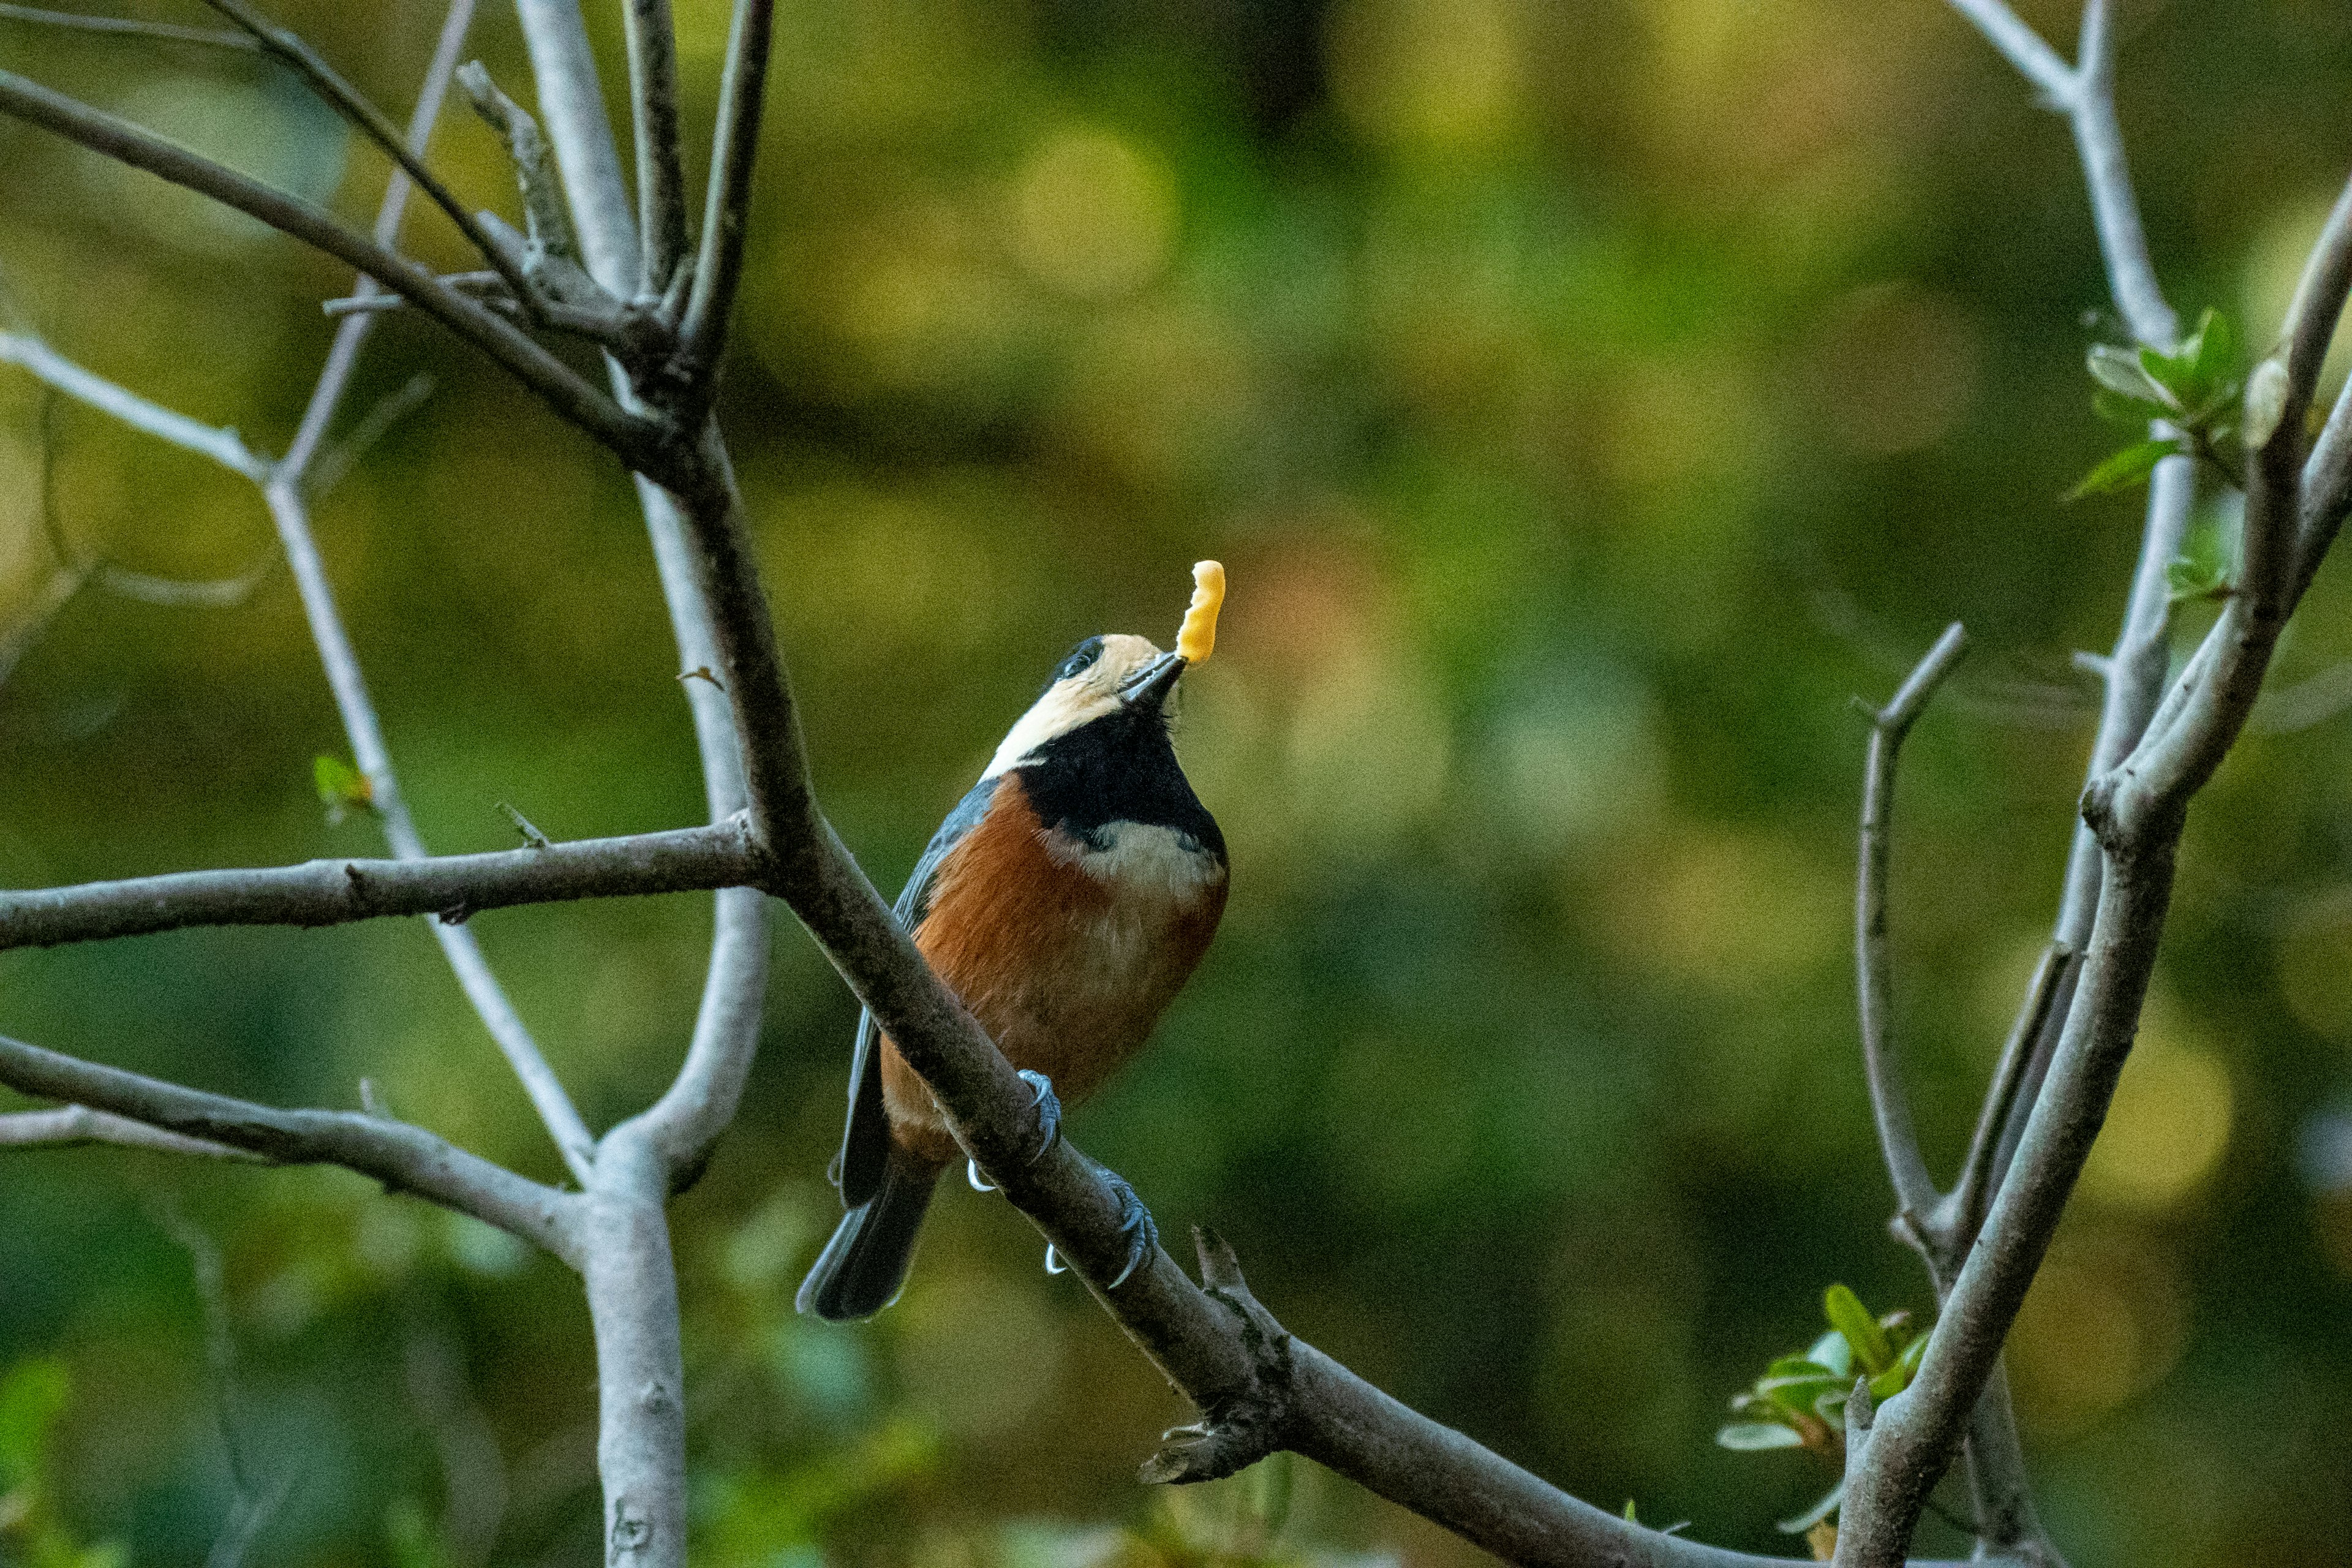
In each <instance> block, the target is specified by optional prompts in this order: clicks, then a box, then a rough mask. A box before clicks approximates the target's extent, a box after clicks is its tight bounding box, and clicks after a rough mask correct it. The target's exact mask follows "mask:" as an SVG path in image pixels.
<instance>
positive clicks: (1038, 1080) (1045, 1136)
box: [1021, 1068, 1062, 1165]
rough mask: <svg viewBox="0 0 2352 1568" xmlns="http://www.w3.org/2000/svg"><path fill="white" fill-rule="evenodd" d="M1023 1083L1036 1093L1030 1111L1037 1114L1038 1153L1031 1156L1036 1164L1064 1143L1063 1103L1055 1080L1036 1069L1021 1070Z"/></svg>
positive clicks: (1031, 1161) (1032, 1161) (1030, 1161)
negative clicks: (1057, 1092) (1057, 1091)
mask: <svg viewBox="0 0 2352 1568" xmlns="http://www.w3.org/2000/svg"><path fill="white" fill-rule="evenodd" d="M1021 1081H1022V1082H1024V1083H1025V1084H1027V1085H1028V1086H1029V1087H1030V1088H1031V1089H1034V1090H1035V1091H1036V1095H1037V1098H1036V1099H1035V1100H1031V1101H1030V1102H1029V1103H1030V1109H1031V1110H1034V1111H1036V1113H1037V1152H1035V1153H1034V1154H1032V1155H1030V1156H1029V1163H1031V1164H1033V1165H1034V1164H1035V1163H1037V1162H1038V1161H1040V1160H1042V1159H1044V1158H1045V1156H1046V1154H1047V1153H1048V1152H1051V1150H1052V1149H1053V1147H1054V1145H1055V1144H1056V1143H1058V1142H1061V1141H1062V1101H1061V1099H1060V1097H1059V1096H1057V1095H1055V1092H1054V1080H1053V1079H1050V1078H1047V1077H1046V1076H1045V1074H1044V1073H1041V1072H1039V1071H1037V1070H1036V1069H1035V1068H1022V1069H1021Z"/></svg>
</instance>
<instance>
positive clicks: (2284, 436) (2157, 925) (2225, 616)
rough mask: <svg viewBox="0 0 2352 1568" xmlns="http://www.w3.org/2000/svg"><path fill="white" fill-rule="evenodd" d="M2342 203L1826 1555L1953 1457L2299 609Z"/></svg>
mask: <svg viewBox="0 0 2352 1568" xmlns="http://www.w3.org/2000/svg"><path fill="white" fill-rule="evenodd" d="M2094 3H2096V0H2094ZM2086 31H2088V28H2086ZM2339 214H2341V215H2345V216H2343V217H2342V220H2341V221H2335V220H2332V221H2331V223H2330V225H2329V226H2328V230H2327V232H2326V234H2324V235H2323V236H2322V238H2321V241H2320V243H2319V245H2318V246H2317V247H2315V250H2314V252H2313V254H2312V257H2311V258H2310V260H2309V261H2308V262H2307V264H2306V265H2305V272H2304V278H2303V284H2302V287H2301V288H2299V289H2297V291H2296V296H2295V303H2294V307H2293V309H2292V310H2290V311H2289V314H2288V320H2287V323H2286V331H2285V334H2284V335H2285V338H2286V340H2287V345H2288V346H2287V349H2286V351H2285V353H2284V356H2283V357H2280V356H2274V357H2273V358H2272V359H2270V360H2266V361H2264V362H2263V364H2261V365H2258V366H2257V367H2256V368H2255V371H2254V373H2253V374H2252V376H2251V377H2249V379H2248V383H2247V391H2246V411H2245V439H2246V444H2247V447H2248V448H2249V453H2248V456H2249V459H2250V461H2249V464H2248V481H2249V483H2248V491H2247V497H2246V521H2245V541H2246V542H2245V546H2244V549H2243V552H2242V558H2241V562H2242V563H2241V567H2240V582H2239V583H2238V584H2237V585H2236V588H2235V590H2234V591H2233V593H2232V594H2231V597H2230V599H2229V602H2228V604H2227V605H2226V606H2225V607H2224V609H2223V611H2222V613H2221V619H2220V620H2219V621H2218V622H2217V623H2216V624H2215V626H2214V627H2213V629H2212V631H2211V632H2210V634H2209V635H2208V637H2207V638H2206V640H2205V643H2204V646H2203V647H2201V648H2200V650H2199V655H2198V657H2197V658H2194V659H2192V660H2191V661H2190V663H2189V668H2187V669H2186V670H2185V671H2184V672H2183V673H2182V676H2181V679H2180V681H2179V685H2178V686H2177V687H2176V689H2175V691H2174V693H2173V694H2172V695H2171V696H2170V697H2168V699H2167V700H2166V702H2165V703H2164V705H2163V707H2162V709H2161V710H2159V712H2158V717H2157V720H2156V721H2154V722H2152V723H2151V724H2150V725H2149V727H2148V731H2147V734H2146V735H2145V736H2144V737H2143V738H2142V739H2141V741H2140V742H2139V743H2138V745H2137V746H2136V747H2135V748H2133V750H2132V752H2131V754H2130V755H2129V756H2127V757H2126V758H2125V759H2124V761H2123V762H2122V763H2121V764H2119V765H2118V766H2117V767H2116V768H2115V769H2114V770H2113V772H2111V773H2106V774H2105V775H2102V776H2101V777H2099V778H2097V779H2095V781H2094V782H2093V784H2092V785H2091V787H2090V788H2089V789H2087V790H2086V791H2085V792H2084V800H2083V816H2084V821H2085V822H2086V823H2087V824H2088V825H2089V826H2090V828H2091V829H2092V831H2093V832H2094V833H2095V834H2096V836H2097V837H2098V841H2099V846H2100V850H2101V853H2102V857H2103V860H2104V872H2103V875H2102V878H2101V887H2100V893H2099V906H2098V913H2097V916H2096V918H2095V921H2094V923H2093V927H2092V933H2091V943H2090V947H2089V950H2088V952H2086V954H2085V956H2084V964H2083V973H2082V978H2081V981H2080V982H2079V984H2078V988H2077V993H2076V995H2075V998H2074V1005H2072V1006H2071V1008H2070V1009H2069V1010H2068V1013H2067V1016H2066V1022H2065V1026H2064V1029H2063V1032H2062V1033H2061V1034H2060V1037H2059V1040H2058V1045H2057V1049H2056V1052H2055V1054H2054V1056H2053V1059H2052V1063H2051V1068H2050V1073H2049V1078H2048V1081H2047V1083H2046V1084H2045V1085H2044V1087H2043V1089H2042V1094H2041V1096H2040V1098H2039V1099H2038V1100H2035V1101H2034V1102H2033V1104H2032V1109H2031V1111H2030V1113H2029V1114H2028V1116H2027V1119H2026V1121H2025V1127H2024V1131H2023V1135H2022V1137H2021V1139H2020V1141H2019V1143H2018V1146H2017V1152H2016V1156H2015V1159H2014V1162H2013V1163H2012V1164H2011V1168H2010V1170H2009V1173H2008V1175H2007V1177H2006V1178H2005V1179H2004V1180H2003V1181H2002V1182H2001V1184H2000V1191H1999V1193H1998V1194H1996V1196H1995V1197H1994V1199H1993V1202H1992V1205H1991V1209H1990V1213H1989V1214H1988V1215H1987V1216H1986V1219H1985V1224H1984V1228H1983V1234H1982V1236H1981V1237H1980V1238H1979V1241H1978V1244H1977V1245H1976V1247H1973V1248H1972V1249H1971V1250H1970V1251H1969V1254H1968V1256H1967V1258H1966V1260H1965V1261H1964V1262H1963V1263H1962V1264H1961V1266H1960V1270H1959V1274H1958V1279H1956V1280H1955V1281H1954V1282H1953V1285H1952V1289H1951V1291H1950V1294H1949V1295H1948V1298H1947V1299H1946V1301H1945V1307H1944V1310H1943V1312H1942V1314H1941V1315H1940V1317H1939V1318H1938V1319H1937V1323H1936V1327H1935V1329H1934V1331H1932V1332H1931V1333H1930V1335H1929V1337H1928V1342H1927V1352H1926V1355H1925V1357H1924V1358H1923V1360H1922V1362H1921V1363H1920V1368H1919V1373H1918V1376H1917V1377H1916V1380H1915V1381H1914V1382H1913V1384H1912V1385H1911V1387H1910V1388H1909V1389H1907V1390H1906V1392H1905V1393H1903V1394H1900V1395H1898V1396H1896V1397H1895V1399H1893V1400H1890V1401H1889V1402H1888V1403H1887V1405H1885V1407H1884V1408H1883V1409H1882V1410H1881V1411H1880V1412H1879V1415H1878V1420H1877V1422H1876V1424H1875V1425H1874V1426H1873V1427H1872V1428H1871V1429H1870V1431H1869V1433H1868V1434H1867V1436H1866V1437H1864V1439H1863V1443H1864V1446H1865V1447H1866V1448H1867V1453H1866V1454H1865V1455H1864V1459H1863V1462H1862V1463H1861V1465H1860V1468H1859V1469H1858V1470H1851V1471H1850V1472H1849V1479H1848V1483H1847V1489H1846V1498H1845V1506H1844V1509H1843V1515H1842V1520H1843V1522H1842V1527H1841V1533H1840V1538H1839V1543H1838V1555H1837V1561H1838V1562H1839V1563H1841V1564H1843V1565H1846V1568H1880V1565H1884V1564H1889V1563H1895V1562H1896V1561H1897V1560H1899V1559H1900V1557H1901V1555H1902V1552H1903V1550H1904V1547H1905V1545H1906V1542H1908V1540H1909V1537H1910V1532H1911V1529H1912V1526H1913V1525H1914V1523H1916V1520H1917V1518H1918V1513H1919V1508H1920V1505H1921V1503H1922V1502H1923V1501H1924V1500H1925V1498H1926V1495H1927V1489H1928V1488H1930V1487H1932V1486H1933V1485H1934V1484H1935V1481H1936V1479H1937V1477H1938V1476H1940V1475H1941V1474H1942V1471H1943V1469H1944V1467H1945V1466H1947V1465H1948V1463H1949V1462H1950V1459H1951V1455H1952V1451H1953V1449H1954V1447H1956V1446H1957V1445H1958V1441H1959V1437H1960V1431H1961V1427H1962V1425H1963V1424H1964V1423H1965V1422H1966V1420H1967V1419H1968V1418H1969V1414H1970V1412H1971V1411H1973V1410H1974V1408H1975V1407H1976V1405H1977V1402H1978V1400H1979V1396H1980V1395H1981V1394H1983V1392H1984V1391H1985V1389H1986V1387H1987V1385H1988V1382H1989V1380H1990V1378H1991V1377H1992V1375H1993V1373H1994V1369H1995V1367H1996V1365H1997V1363H1998V1361H1999V1357H2000V1347H2001V1344H2002V1342H2004V1341H2005V1340H2006V1338H2007V1337H2008V1334H2009V1331H2010V1328H2011V1325H2012V1324H2013V1322H2014V1321H2015V1320H2016V1315H2017V1310H2018V1308H2019V1306H2020V1304H2021V1302H2022V1301H2023V1300H2024V1298H2025V1292H2026V1290H2027V1289H2028V1287H2029V1286H2031V1285H2032V1280H2033V1277H2034V1274H2035V1272H2036V1271H2037V1270H2038V1269H2039V1268H2040V1267H2041V1264H2042V1258H2043V1256H2044V1255H2045V1254H2046V1252H2047V1251H2048V1248H2049V1245H2050V1240H2051V1237H2052V1236H2053V1234H2054V1233H2055V1231H2056V1228H2057V1225H2058V1220H2059V1218H2060V1216H2061V1215H2063V1212H2064V1210H2065V1206H2066V1202H2067V1200H2068V1198H2069V1197H2070V1196H2071V1195H2072V1194H2073V1191H2074V1183H2075V1181H2076V1179H2077V1178H2078V1177H2079V1176H2080V1175H2081V1173H2082V1169H2083V1164H2084V1161H2085V1160H2086V1159H2087V1158H2088V1157H2089V1154H2090V1151H2091V1146H2092V1143H2093V1141H2094V1140H2095V1138H2096V1137H2097V1136H2098V1132H2099V1129H2100V1127H2101V1126H2102V1125H2103V1124H2104V1122H2105V1118H2106V1111H2107V1107H2108V1104H2109V1103H2110V1101H2111V1100H2112V1098H2113V1096H2114V1093H2115V1087H2116V1079H2118V1077H2119V1076H2120V1075H2121V1073H2122V1071H2123V1066H2124V1062H2125V1061H2126V1058H2128V1057H2129V1055H2130V1052H2131V1046H2132V1040H2133V1037H2134V1035H2135V1033H2136V1032H2137V1028H2138V1025H2139V1015H2140V1009H2141V1007H2142V1005H2144V1003H2145V1001H2146V998H2147V984H2148V979H2149V976H2150V974H2151V973H2153V971H2154V969H2155V964H2156V954H2157V949H2158V943H2159V942H2160V941H2161V938H2162V936H2163V931H2164V924H2165V921H2166V918H2167V916H2168V913H2169V909H2170V902H2171V895H2172V886H2173V874H2174V866H2175V858H2176V855H2177V853H2178V849H2179V840H2180V835H2181V832H2182V830H2183V829H2184V827H2185V826H2187V822H2188V812H2189V802H2190V800H2191V799H2192V798H2193V797H2194V796H2195V795H2196V793H2197V792H2198V791H2199V790H2200V788H2202V787H2203V785H2204V784H2205V783H2206V781H2207V780H2208V779H2210V777H2211V776H2212V773H2213V771H2214V770H2215V769H2216V768H2217V767H2219V766H2220V764H2221V759H2222V758H2223V757H2224V756H2225V755H2226V754H2227V753H2228V752H2229V749H2230V747H2231V745H2232V744H2233V743H2234V742H2235V741H2236V739H2237V737H2238V735H2239V734H2240V732H2241V731H2242V730H2243V728H2244V725H2245V721H2246V717H2247V715H2248V713H2249V712H2251V710H2252V707H2253V703H2254V700H2255V698H2256V696H2258V695H2259V693H2260V690H2261V686H2262V680H2263V675H2264V674H2265V672H2266V671H2267V669H2268V668H2269V663H2270V658H2271V655H2272V652H2273V649H2274V647H2275V646H2276V643H2277V637H2278V631H2279V627H2280V626H2282V625H2283V624H2284V620H2285V618H2286V616H2287V615H2288V614H2289V613H2290V612H2291V611H2292V610H2293V608H2294V595H2295V592H2296V587H2297V584H2296V582H2295V578H2294V573H2293V572H2292V571H2291V570H2289V566H2290V564H2291V563H2290V557H2289V553H2288V552H2289V550H2290V547H2291V546H2292V543H2293V542H2294V538H2295V534H2296V529H2297V525H2298V521H2299V519H2300V517H2301V515H2302V511H2303V502H2302V496H2301V493H2300V491H2301V486H2302V479H2303V472H2304V468H2305V452H2304V444H2303V432H2304V416H2305V412H2306V411H2307V410H2308V408H2309V406H2310V401H2311V397H2312V395H2313V389H2314V386H2315V384H2316V381H2317V377H2318V374H2319V363H2320V360H2321V358H2322V356H2323V355H2324V353H2325V350H2326V344H2327V342H2328V339H2329V338H2330V337H2331V336H2332V335H2333V334H2334V331H2335V328H2336V322H2337V320H2338V319H2339V317H2340V316H2341V314H2342V312H2343V309H2344V302H2345V295H2346V290H2347V287H2352V205H2345V204H2339ZM1850 1441H1851V1438H1850Z"/></svg>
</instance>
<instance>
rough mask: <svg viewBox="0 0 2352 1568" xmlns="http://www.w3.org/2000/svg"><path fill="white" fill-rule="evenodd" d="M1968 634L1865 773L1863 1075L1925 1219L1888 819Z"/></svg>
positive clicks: (1955, 636) (1888, 1146) (1914, 679)
mask: <svg viewBox="0 0 2352 1568" xmlns="http://www.w3.org/2000/svg"><path fill="white" fill-rule="evenodd" d="M1968 646H1969V637H1968V633H1967V632H1966V631H1965V630H1963V629H1962V628H1961V626H1960V624H1959V623H1958V621H1954V622H1953V623H1952V624H1951V625H1950V626H1947V627H1945V628H1944V635H1943V636H1942V637H1937V639H1936V646H1935V647H1931V648H1929V649H1928V650H1927V655H1926V657H1925V658H1921V659H1920V661H1919V664H1918V667H1917V668H1915V669H1914V670H1912V672H1911V674H1910V678H1909V679H1906V680H1905V681H1904V682H1903V685H1902V687H1901V688H1900V689H1897V690H1896V692H1895V695H1894V696H1893V697H1892V698H1890V699H1889V700H1887V703H1886V706H1885V707H1884V708H1881V709H1879V710H1877V712H1875V713H1874V714H1873V715H1872V716H1871V728H1870V757H1869V761H1868V763H1866V764H1865V766H1864V771H1863V785H1862V845H1861V856H1860V859H1861V866H1860V868H1859V870H1858V871H1857V874H1856V876H1855V879H1854V888H1855V891H1854V938H1853V949H1854V980H1855V990H1856V992H1857V998H1858V1002H1859V1008H1858V1010H1859V1012H1860V1014H1861V1018H1862V1060H1863V1069H1864V1073H1865V1075H1866V1076H1867V1077H1868V1079H1869V1080H1870V1104H1871V1110H1872V1113H1873V1115H1874V1117H1875V1119H1876V1121H1877V1123H1878V1146H1879V1149H1880V1150H1881V1152H1884V1153H1885V1157H1886V1172H1887V1175H1888V1176H1889V1178H1890V1179H1891V1180H1892V1181H1893V1183H1894V1184H1895V1203H1896V1204H1897V1205H1899V1206H1900V1208H1901V1210H1902V1212H1903V1213H1904V1214H1906V1215H1925V1214H1927V1213H1928V1212H1929V1211H1930V1210H1932V1209H1933V1208H1934V1207H1935V1206H1936V1205H1937V1200H1938V1197H1939V1194H1937V1191H1936V1184H1935V1181H1934V1180H1933V1178H1931V1177H1930V1176H1929V1175H1928V1174H1927V1161H1926V1160H1925V1159H1924V1158H1922V1157H1921V1155H1920V1152H1919V1139H1918V1135H1917V1134H1916V1132H1915V1131H1913V1130H1912V1126H1911V1105H1910V1100H1909V1099H1908V1098H1907V1097H1906V1094H1905V1093H1904V1089H1903V1072H1902V1067H1901V1064H1900V1063H1899V1062H1898V1061H1897V1059H1896V1058H1895V1047H1894V1045H1893V1043H1892V1042H1891V1041H1890V1040H1889V1039H1888V1037H1887V1036H1888V1024H1887V1011H1888V1007H1887V990H1888V986H1887V970H1888V967H1889V966H1888V961H1887V955H1886V945H1887V943H1886V862H1887V837H1888V831H1887V827H1888V819H1889V818H1890V817H1891V816H1893V814H1894V809H1895V759H1896V758H1897V756H1898V755H1899V754H1900V753H1901V752H1902V750H1903V741H1904V738H1905V737H1906V736H1907V735H1908V734H1910V732H1911V726H1912V724H1913V722H1914V721H1916V720H1917V719H1918V717H1919V715H1920V713H1921V712H1922V711H1923V710H1925V709H1926V708H1927V700H1928V699H1929V698H1931V697H1933V696H1934V695H1935V693H1936V688H1937V687H1938V686H1940V685H1942V684H1943V681H1944V678H1945V677H1946V676H1948V675H1949V674H1950V673H1951V672H1952V667H1953V666H1954V665H1956V664H1958V662H1959V660H1960V656H1961V654H1963V653H1965V652H1966V651H1967V650H1968Z"/></svg>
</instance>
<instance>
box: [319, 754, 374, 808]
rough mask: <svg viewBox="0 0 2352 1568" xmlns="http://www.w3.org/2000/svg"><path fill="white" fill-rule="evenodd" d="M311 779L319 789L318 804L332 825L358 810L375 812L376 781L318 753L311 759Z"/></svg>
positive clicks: (349, 765) (347, 764)
mask: <svg viewBox="0 0 2352 1568" xmlns="http://www.w3.org/2000/svg"><path fill="white" fill-rule="evenodd" d="M310 776H311V778H312V780H313V781H314V782H315V783H316V784H318V786H319V802H320V805H324V806H325V807H326V808H327V821H328V822H329V823H330V824H331V825H332V824H337V823H341V821H342V820H343V818H344V817H346V816H350V815H351V814H352V813H353V812H357V811H373V810H374V809H375V781H374V780H373V779H372V778H370V777H368V776H367V774H365V773H362V772H360V770H359V769H357V768H355V767H353V766H352V764H351V763H347V762H345V761H343V759H342V758H341V757H331V756H328V755H326V754H325V753H323V752H321V753H320V755H319V756H318V757H316V758H314V759H312V761H311V763H310Z"/></svg>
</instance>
